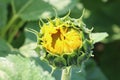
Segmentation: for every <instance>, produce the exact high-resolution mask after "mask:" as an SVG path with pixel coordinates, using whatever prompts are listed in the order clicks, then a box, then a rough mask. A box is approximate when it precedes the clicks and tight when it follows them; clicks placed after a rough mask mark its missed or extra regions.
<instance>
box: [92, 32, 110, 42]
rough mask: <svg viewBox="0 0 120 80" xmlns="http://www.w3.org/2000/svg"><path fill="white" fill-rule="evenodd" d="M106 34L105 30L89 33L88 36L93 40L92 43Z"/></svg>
mask: <svg viewBox="0 0 120 80" xmlns="http://www.w3.org/2000/svg"><path fill="white" fill-rule="evenodd" d="M107 36H108V34H107V33H106V32H104V33H91V34H90V38H91V39H92V40H93V43H97V42H99V41H101V40H103V39H105V38H106V37H107Z"/></svg>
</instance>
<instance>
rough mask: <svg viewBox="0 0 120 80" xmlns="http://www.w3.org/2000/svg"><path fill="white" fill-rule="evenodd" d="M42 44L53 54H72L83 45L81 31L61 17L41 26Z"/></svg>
mask: <svg viewBox="0 0 120 80" xmlns="http://www.w3.org/2000/svg"><path fill="white" fill-rule="evenodd" d="M41 33H42V34H43V36H42V46H43V47H44V48H45V49H46V50H47V51H49V52H50V53H51V54H53V55H54V54H55V55H63V54H71V53H72V52H73V51H74V50H76V49H78V48H81V47H82V35H81V31H79V30H76V29H75V28H73V27H72V26H71V25H70V24H68V23H67V22H62V21H61V20H60V19H56V20H54V22H49V23H48V24H44V25H43V26H42V28H41Z"/></svg>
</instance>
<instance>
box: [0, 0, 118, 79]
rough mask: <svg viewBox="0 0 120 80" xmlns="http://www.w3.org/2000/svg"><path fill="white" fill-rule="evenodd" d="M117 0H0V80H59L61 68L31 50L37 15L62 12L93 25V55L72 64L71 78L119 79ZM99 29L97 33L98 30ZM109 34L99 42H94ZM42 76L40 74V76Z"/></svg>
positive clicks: (47, 15) (52, 14) (37, 19)
mask: <svg viewBox="0 0 120 80" xmlns="http://www.w3.org/2000/svg"><path fill="white" fill-rule="evenodd" d="M119 4H120V1H119V0H0V80H37V79H38V80H47V79H49V80H54V78H55V80H60V76H61V70H59V69H57V70H55V72H53V74H52V76H51V75H50V72H51V68H50V66H49V65H48V64H46V63H45V62H43V61H41V60H40V59H39V57H38V55H37V54H36V52H35V51H34V49H35V47H36V42H37V39H36V36H35V35H34V34H32V33H30V32H28V31H26V29H28V28H31V29H34V30H37V31H39V19H40V18H42V19H43V20H44V21H45V22H46V20H45V19H46V18H48V17H51V18H54V17H55V16H56V13H57V15H58V16H64V15H66V14H67V13H68V11H69V9H70V10H71V14H70V16H71V17H73V18H79V17H80V16H81V14H82V10H83V8H85V15H84V22H85V23H86V24H87V27H88V28H89V29H91V28H92V27H94V29H93V31H94V32H95V33H94V34H91V37H92V38H94V43H95V47H94V49H93V50H94V57H93V58H92V59H90V60H87V61H86V62H85V63H84V64H83V65H82V66H81V67H72V74H71V75H72V77H71V78H72V80H119V79H120V76H119V74H120V71H119V66H120V63H119V60H120V54H119V52H120V50H119V47H120V22H119V17H120V15H119V14H120V11H119V10H118V8H119V7H120V5H119ZM98 32H100V33H98ZM101 32H107V33H108V34H109V37H107V39H105V40H104V41H103V42H102V43H97V42H99V41H101V40H102V39H104V37H106V36H107V34H106V33H104V35H103V33H101ZM43 76H44V77H43ZM44 78H45V79H44Z"/></svg>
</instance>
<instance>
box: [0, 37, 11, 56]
mask: <svg viewBox="0 0 120 80" xmlns="http://www.w3.org/2000/svg"><path fill="white" fill-rule="evenodd" d="M9 53H11V47H10V45H9V44H8V43H7V42H6V41H4V40H3V39H1V38H0V56H6V55H8V54H9Z"/></svg>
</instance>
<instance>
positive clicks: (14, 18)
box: [1, 15, 18, 38]
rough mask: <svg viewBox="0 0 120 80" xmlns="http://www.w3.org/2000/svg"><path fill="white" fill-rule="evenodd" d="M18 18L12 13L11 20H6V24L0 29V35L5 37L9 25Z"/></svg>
mask: <svg viewBox="0 0 120 80" xmlns="http://www.w3.org/2000/svg"><path fill="white" fill-rule="evenodd" d="M17 18H18V16H17V15H14V16H13V17H12V18H11V20H10V21H9V22H8V24H7V25H6V26H5V27H4V28H3V29H2V32H1V37H3V38H4V37H5V34H6V32H7V31H8V29H9V28H10V27H11V25H12V24H13V23H14V22H15V21H16V19H17Z"/></svg>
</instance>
